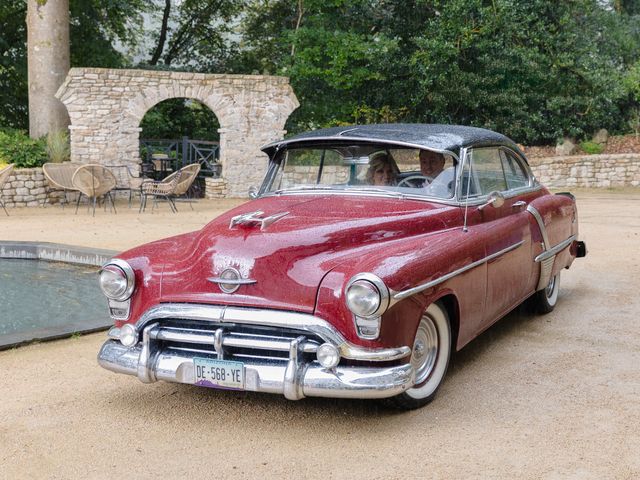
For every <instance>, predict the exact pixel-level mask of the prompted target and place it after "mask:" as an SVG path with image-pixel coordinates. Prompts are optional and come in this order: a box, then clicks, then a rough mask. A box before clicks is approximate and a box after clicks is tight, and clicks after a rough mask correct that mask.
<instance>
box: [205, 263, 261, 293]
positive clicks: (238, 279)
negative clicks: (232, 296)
mask: <svg viewBox="0 0 640 480" xmlns="http://www.w3.org/2000/svg"><path fill="white" fill-rule="evenodd" d="M207 280H209V281H210V282H211V283H217V284H218V286H219V287H220V290H222V291H223V292H224V293H233V292H235V291H236V290H238V289H239V288H240V286H241V285H252V284H254V283H257V281H256V280H253V279H251V278H242V275H240V272H239V271H238V270H237V269H235V268H227V269H226V270H224V271H223V272H222V273H221V274H220V276H218V277H209V278H207Z"/></svg>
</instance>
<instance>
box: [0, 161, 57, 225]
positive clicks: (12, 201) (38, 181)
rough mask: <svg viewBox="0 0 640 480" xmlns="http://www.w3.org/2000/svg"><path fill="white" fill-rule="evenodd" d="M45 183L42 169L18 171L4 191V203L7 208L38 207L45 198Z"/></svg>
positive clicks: (13, 174) (14, 172)
mask: <svg viewBox="0 0 640 480" xmlns="http://www.w3.org/2000/svg"><path fill="white" fill-rule="evenodd" d="M45 182H46V180H45V178H44V174H43V173H42V169H41V168H19V169H16V170H14V171H13V173H12V174H11V176H10V177H9V180H8V181H7V183H5V185H4V188H3V189H2V201H3V202H4V204H5V205H6V206H7V207H37V206H38V205H40V204H42V201H43V200H44V198H45ZM3 215H4V213H3Z"/></svg>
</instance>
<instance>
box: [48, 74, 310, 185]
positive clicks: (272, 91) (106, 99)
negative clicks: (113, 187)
mask: <svg viewBox="0 0 640 480" xmlns="http://www.w3.org/2000/svg"><path fill="white" fill-rule="evenodd" d="M56 96H57V97H58V98H59V99H60V100H61V101H62V103H64V104H65V106H66V107H67V110H68V112H69V118H70V120H71V126H70V127H69V130H70V138H71V160H72V161H76V162H82V163H100V164H103V165H129V166H133V167H135V166H136V164H138V163H139V162H140V156H139V136H140V130H141V129H140V122H141V120H142V118H143V117H144V114H145V113H146V112H147V111H148V110H149V109H150V108H152V107H153V106H154V105H156V104H157V103H159V102H162V101H163V100H167V99H170V98H191V99H195V100H198V101H200V102H202V103H203V104H204V105H206V106H207V107H209V108H210V109H211V110H212V111H213V112H214V113H215V114H216V116H217V117H218V121H219V123H220V129H219V130H218V131H219V132H220V161H221V163H222V176H223V178H224V180H225V181H226V182H227V185H228V195H229V196H232V197H246V196H247V192H248V189H249V187H250V186H252V185H258V184H259V183H260V180H261V179H262V176H263V174H264V172H265V171H266V166H267V157H266V155H265V154H263V153H262V152H261V151H260V147H261V146H262V145H264V144H266V143H270V142H272V141H275V140H278V139H280V138H282V137H283V136H284V134H285V130H284V124H285V122H286V120H287V118H288V117H289V115H290V114H291V112H292V111H293V110H295V109H296V108H297V107H298V105H299V103H298V100H297V98H296V96H295V94H294V93H293V90H292V88H291V85H289V79H288V78H285V77H274V76H265V75H210V74H203V73H186V72H160V71H149V70H119V69H103V68H72V69H71V70H70V71H69V74H68V76H67V79H66V80H65V82H64V83H63V84H62V86H61V87H60V89H59V90H58V92H57V94H56ZM180 134H181V132H176V136H180Z"/></svg>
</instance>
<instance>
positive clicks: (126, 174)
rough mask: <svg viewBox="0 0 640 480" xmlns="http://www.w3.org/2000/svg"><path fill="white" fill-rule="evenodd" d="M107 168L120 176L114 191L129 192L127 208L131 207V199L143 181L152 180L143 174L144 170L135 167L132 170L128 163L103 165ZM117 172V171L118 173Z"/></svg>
mask: <svg viewBox="0 0 640 480" xmlns="http://www.w3.org/2000/svg"><path fill="white" fill-rule="evenodd" d="M105 167H107V168H108V169H110V170H111V171H112V172H115V173H116V174H119V176H120V177H121V178H120V179H119V180H120V182H118V186H117V187H116V188H115V189H114V191H116V192H117V191H123V192H129V208H131V200H132V199H133V195H134V194H135V193H138V194H139V193H140V187H142V184H143V183H144V182H148V181H150V180H152V179H151V178H149V177H146V176H145V175H144V172H141V171H140V170H138V169H136V170H134V169H133V168H132V167H131V166H129V165H105ZM118 172H119V173H118Z"/></svg>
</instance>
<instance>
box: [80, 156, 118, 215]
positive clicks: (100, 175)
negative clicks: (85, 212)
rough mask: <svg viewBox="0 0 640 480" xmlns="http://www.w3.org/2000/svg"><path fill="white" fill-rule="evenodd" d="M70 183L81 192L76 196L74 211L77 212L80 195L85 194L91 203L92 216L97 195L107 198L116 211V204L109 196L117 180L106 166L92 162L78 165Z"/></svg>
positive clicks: (94, 211)
mask: <svg viewBox="0 0 640 480" xmlns="http://www.w3.org/2000/svg"><path fill="white" fill-rule="evenodd" d="M71 183H72V184H73V186H74V187H75V188H76V189H77V190H78V191H79V192H80V194H81V195H79V196H78V201H77V203H76V213H78V206H79V205H80V197H81V196H82V195H84V196H86V197H87V198H88V199H89V201H90V202H92V203H93V215H94V216H95V214H96V201H97V199H98V198H99V197H103V196H104V197H105V198H108V199H109V201H110V202H111V206H112V207H113V211H114V212H116V205H115V203H114V201H113V197H112V196H111V190H113V189H114V188H115V187H116V185H117V183H118V182H117V180H116V177H115V175H114V174H113V173H112V172H111V171H110V170H109V169H108V168H106V167H104V166H103V165H92V164H89V165H83V166H81V167H78V169H77V170H76V171H75V173H74V174H73V178H72V179H71ZM105 209H106V202H105ZM116 213H117V212H116Z"/></svg>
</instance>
